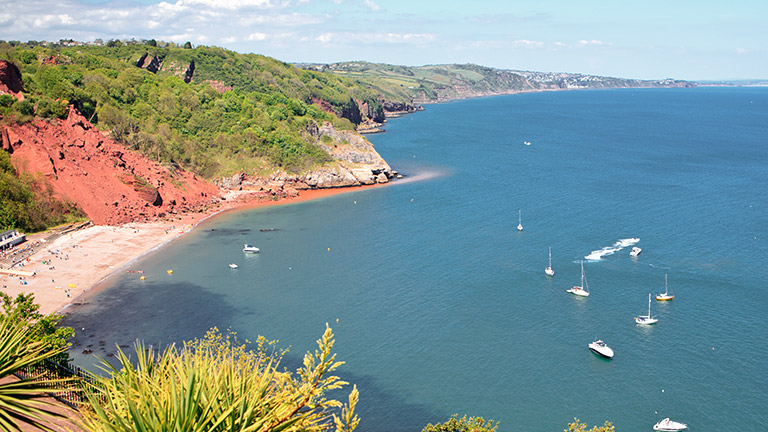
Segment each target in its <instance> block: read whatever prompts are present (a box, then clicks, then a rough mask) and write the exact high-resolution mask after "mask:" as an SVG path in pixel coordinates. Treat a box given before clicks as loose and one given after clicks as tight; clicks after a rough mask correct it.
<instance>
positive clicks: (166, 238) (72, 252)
mask: <svg viewBox="0 0 768 432" xmlns="http://www.w3.org/2000/svg"><path fill="white" fill-rule="evenodd" d="M377 186H379V185H373V186H362V187H353V188H337V189H317V190H303V191H299V193H298V195H295V196H287V197H281V198H279V199H275V198H274V197H271V196H264V195H263V194H261V195H260V194H258V193H248V192H231V193H230V194H229V195H228V196H227V197H226V199H225V200H223V201H222V203H221V204H220V205H219V206H216V207H215V208H211V209H209V210H208V211H206V212H200V213H187V214H183V215H180V217H177V218H176V219H175V220H173V221H157V222H147V223H128V224H124V225H121V226H99V225H95V226H89V227H87V228H83V229H80V230H77V231H75V232H72V233H69V234H66V235H64V236H62V237H59V238H58V239H56V240H55V241H53V242H50V243H47V244H45V245H44V247H43V248H42V249H41V250H40V251H38V252H36V253H35V254H34V255H32V256H30V257H29V258H28V259H27V261H26V262H25V263H24V265H23V267H19V266H16V267H14V270H21V271H24V272H30V273H34V276H25V277H19V276H11V275H0V284H2V289H3V291H4V292H5V293H7V294H9V295H11V296H12V297H15V296H17V295H18V294H20V293H30V292H31V293H33V294H34V295H35V302H36V303H38V304H40V312H41V313H43V314H50V313H55V312H64V311H65V310H66V307H67V306H69V305H70V304H72V303H74V302H77V299H78V297H79V296H81V295H83V294H84V293H86V292H89V291H91V290H92V289H93V287H94V285H96V284H98V283H99V282H101V281H103V280H105V279H107V278H109V276H110V275H112V274H113V273H115V272H116V271H127V270H130V263H131V262H133V261H135V260H136V259H137V258H139V257H141V256H142V255H144V254H146V253H148V252H150V251H152V250H154V249H157V248H159V247H161V246H163V245H164V244H166V243H168V242H170V241H172V240H174V239H176V238H178V237H180V236H182V235H184V234H185V233H187V232H189V231H190V230H192V229H194V227H195V226H197V224H199V223H200V222H201V221H202V220H204V219H207V218H209V217H211V216H213V215H216V214H220V213H222V212H225V211H230V210H234V209H243V208H249V207H256V206H266V205H282V204H288V203H294V202H298V201H306V200H311V199H317V198H321V197H325V196H329V195H335V194H339V193H348V192H354V191H359V190H362V189H363V188H370V187H377Z"/></svg>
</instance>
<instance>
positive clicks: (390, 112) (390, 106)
mask: <svg viewBox="0 0 768 432" xmlns="http://www.w3.org/2000/svg"><path fill="white" fill-rule="evenodd" d="M381 105H382V107H383V109H384V113H385V115H386V116H387V117H397V116H400V115H403V114H410V113H414V112H416V111H423V110H424V107H422V106H421V105H414V104H408V103H404V102H391V101H388V100H384V99H382V100H381Z"/></svg>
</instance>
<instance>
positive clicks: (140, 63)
mask: <svg viewBox="0 0 768 432" xmlns="http://www.w3.org/2000/svg"><path fill="white" fill-rule="evenodd" d="M148 55H149V53H144V55H142V56H141V57H139V59H138V60H136V67H139V68H143V67H144V62H146V61H147V56H148Z"/></svg>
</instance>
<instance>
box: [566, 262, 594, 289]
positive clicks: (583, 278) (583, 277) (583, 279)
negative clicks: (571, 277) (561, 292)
mask: <svg viewBox="0 0 768 432" xmlns="http://www.w3.org/2000/svg"><path fill="white" fill-rule="evenodd" d="M566 292H569V293H571V294H573V295H577V296H581V297H589V285H587V277H586V275H584V261H582V262H581V285H574V286H573V288H571V289H569V290H566Z"/></svg>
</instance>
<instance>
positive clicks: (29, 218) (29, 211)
mask: <svg viewBox="0 0 768 432" xmlns="http://www.w3.org/2000/svg"><path fill="white" fill-rule="evenodd" d="M82 217H83V213H82V212H81V211H80V210H79V209H77V207H76V206H75V205H74V204H72V203H67V202H64V201H61V200H59V199H57V198H56V197H55V196H54V194H53V192H52V190H51V189H50V185H49V184H48V183H47V182H46V181H45V179H44V178H40V177H34V176H30V175H23V176H18V175H17V174H16V170H15V169H14V168H13V165H11V159H10V155H9V154H8V153H6V152H5V151H2V150H0V230H7V229H18V230H21V231H24V232H35V231H41V230H44V229H46V228H48V227H50V226H54V225H58V224H61V223H64V222H70V221H72V220H76V219H80V218H82Z"/></svg>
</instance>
